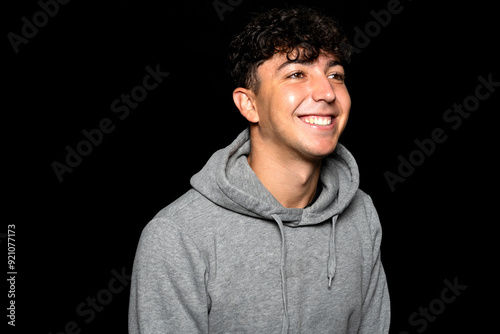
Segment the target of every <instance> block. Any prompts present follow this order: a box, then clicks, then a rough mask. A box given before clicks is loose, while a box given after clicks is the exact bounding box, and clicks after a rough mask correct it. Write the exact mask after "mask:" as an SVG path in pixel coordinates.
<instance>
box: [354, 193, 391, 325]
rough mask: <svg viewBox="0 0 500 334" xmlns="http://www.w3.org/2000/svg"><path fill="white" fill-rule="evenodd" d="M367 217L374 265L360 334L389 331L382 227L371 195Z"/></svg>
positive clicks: (368, 198) (388, 307) (365, 299)
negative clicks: (381, 248)
mask: <svg viewBox="0 0 500 334" xmlns="http://www.w3.org/2000/svg"><path fill="white" fill-rule="evenodd" d="M366 210H367V218H368V221H369V224H370V230H371V235H372V247H373V251H372V267H371V275H370V277H369V285H368V289H367V290H366V295H365V298H364V302H363V306H362V312H363V313H362V319H361V326H360V330H359V332H358V333H359V334H373V333H388V332H389V325H390V316H391V314H390V313H391V310H390V302H389V291H388V288H387V281H386V277H385V272H384V268H383V266H382V261H381V259H380V244H381V241H382V228H381V226H380V221H379V217H378V214H377V211H376V209H375V207H374V205H373V202H372V200H371V198H370V197H367V201H366Z"/></svg>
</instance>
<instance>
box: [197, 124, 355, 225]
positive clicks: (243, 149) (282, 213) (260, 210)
mask: <svg viewBox="0 0 500 334" xmlns="http://www.w3.org/2000/svg"><path fill="white" fill-rule="evenodd" d="M249 152H250V134H249V129H248V128H247V129H245V130H244V131H243V132H242V133H240V135H239V136H238V137H237V138H236V139H235V140H234V141H233V143H231V144H230V145H229V146H227V147H226V148H224V149H221V150H219V151H217V152H215V153H214V154H213V155H212V157H211V158H210V159H209V160H208V162H207V164H206V165H205V166H204V167H203V169H202V170H201V171H200V172H198V173H197V174H195V175H194V176H193V177H192V178H191V185H192V187H193V188H194V189H196V190H197V191H198V192H199V193H201V194H202V195H203V196H205V197H206V198H208V199H209V200H211V201H212V202H214V203H215V204H217V205H219V206H222V207H224V208H226V209H227V210H231V211H234V212H237V213H240V214H243V215H248V216H253V217H259V218H266V219H273V218H272V217H273V216H278V217H279V218H280V219H281V220H282V221H283V223H284V224H285V225H292V226H304V225H314V224H319V223H323V222H324V221H326V220H328V219H330V218H332V217H333V216H336V215H338V214H340V213H341V212H342V211H343V210H344V208H345V207H347V206H348V205H349V203H350V202H351V200H352V198H353V197H354V194H355V193H356V191H357V190H358V186H359V172H358V166H357V164H356V162H355V160H354V158H353V156H352V155H351V154H350V153H349V151H347V149H346V148H345V147H344V146H342V145H341V144H337V147H336V149H335V151H334V152H333V153H332V154H331V155H330V156H328V157H327V158H325V159H323V164H322V169H321V174H320V182H321V183H322V190H321V193H320V194H319V196H318V197H317V198H316V200H315V201H314V203H313V204H312V205H310V206H308V207H306V208H305V209H294V208H285V207H283V206H282V205H281V204H280V203H279V202H278V201H277V200H276V199H275V198H274V197H273V195H271V193H270V192H269V191H268V190H267V189H266V188H265V187H264V185H263V184H262V183H261V182H260V180H259V179H258V178H257V176H256V175H255V173H254V172H253V170H252V168H251V167H250V165H249V164H248V161H247V156H248V154H249Z"/></svg>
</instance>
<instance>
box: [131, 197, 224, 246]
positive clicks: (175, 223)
mask: <svg viewBox="0 0 500 334" xmlns="http://www.w3.org/2000/svg"><path fill="white" fill-rule="evenodd" d="M220 210H221V208H219V207H218V206H217V205H215V204H214V203H212V202H211V201H209V200H208V199H207V198H205V197H204V196H203V195H201V194H200V193H198V192H197V191H196V190H193V189H191V190H189V191H187V192H186V193H185V194H184V195H182V196H181V197H179V198H178V199H176V200H175V201H174V202H172V203H170V204H169V205H168V206H166V207H165V208H163V209H162V210H160V211H159V212H158V213H157V214H156V215H155V216H154V217H153V219H152V220H151V221H150V222H149V223H148V224H147V225H146V226H145V227H144V229H143V231H142V234H141V240H143V242H144V241H145V240H147V242H150V243H152V244H157V245H165V246H166V247H168V245H166V244H167V243H170V244H172V245H174V244H176V243H179V242H181V243H187V242H189V243H193V244H196V245H199V246H202V245H203V244H205V243H207V242H209V241H208V239H210V235H212V234H213V233H212V232H213V231H212V230H213V226H212V225H213V224H211V223H210V222H211V221H214V219H212V218H210V217H213V216H217V214H218V213H219V211H220ZM219 214H220V213H219ZM161 247H163V246H161Z"/></svg>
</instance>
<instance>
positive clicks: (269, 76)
mask: <svg viewBox="0 0 500 334" xmlns="http://www.w3.org/2000/svg"><path fill="white" fill-rule="evenodd" d="M257 74H258V77H259V79H260V87H259V90H258V94H256V95H255V110H256V111H257V114H258V118H259V120H258V133H259V136H260V137H261V139H262V140H263V142H264V143H265V145H266V146H268V147H269V148H272V149H275V150H277V151H278V152H280V154H288V155H291V156H293V157H295V158H301V159H307V160H317V159H320V158H322V157H325V156H327V155H328V154H330V153H332V152H333V150H334V149H335V147H336V146H337V142H338V139H339V137H340V134H341V133H342V131H343V130H344V128H345V126H346V123H347V119H348V116H349V110H350V108H351V99H350V96H349V93H348V91H347V88H346V86H345V83H344V74H345V73H344V68H343V67H342V65H340V63H339V62H338V61H337V58H336V57H335V56H333V55H330V54H324V53H321V54H320V56H319V57H318V58H317V59H315V60H313V61H303V60H301V59H298V60H297V61H293V62H291V61H289V60H288V59H287V57H286V54H284V53H277V54H275V55H274V56H273V57H272V58H271V59H269V60H267V61H265V62H264V63H263V64H262V65H260V66H259V67H258V69H257Z"/></svg>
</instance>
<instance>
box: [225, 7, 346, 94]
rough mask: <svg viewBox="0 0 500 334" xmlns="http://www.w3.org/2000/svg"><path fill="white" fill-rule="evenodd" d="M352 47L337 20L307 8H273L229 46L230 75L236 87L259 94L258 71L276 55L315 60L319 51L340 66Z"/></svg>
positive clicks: (293, 59)
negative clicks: (328, 54) (337, 62)
mask: <svg viewBox="0 0 500 334" xmlns="http://www.w3.org/2000/svg"><path fill="white" fill-rule="evenodd" d="M350 50H351V47H350V44H349V42H348V40H347V37H346V35H345V34H344V32H343V31H342V29H341V28H340V26H339V24H338V23H337V21H336V20H334V19H332V18H331V17H328V16H326V15H324V14H322V13H320V12H319V11H317V10H314V9H311V8H305V7H294V8H286V9H271V10H269V11H266V12H264V13H261V14H259V15H257V16H256V17H255V18H254V19H253V20H252V21H251V22H250V23H249V24H248V25H247V26H246V27H245V29H244V30H243V31H242V32H241V33H240V34H238V35H237V36H236V37H235V38H234V39H233V41H232V42H231V44H230V46H229V60H230V62H231V76H232V78H233V80H234V83H235V84H236V86H237V87H244V88H248V89H251V90H252V91H254V92H255V93H258V90H259V86H260V82H259V78H258V76H257V68H258V67H259V65H261V64H262V63H263V62H264V61H266V60H268V59H270V58H271V57H272V56H273V55H274V54H275V53H279V52H284V53H286V55H287V58H288V60H290V61H295V60H298V59H307V60H314V59H316V58H317V57H318V56H319V54H320V52H325V53H330V54H333V55H334V56H336V57H337V58H338V59H339V61H340V62H341V63H345V62H347V61H348V60H349V57H350Z"/></svg>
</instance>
